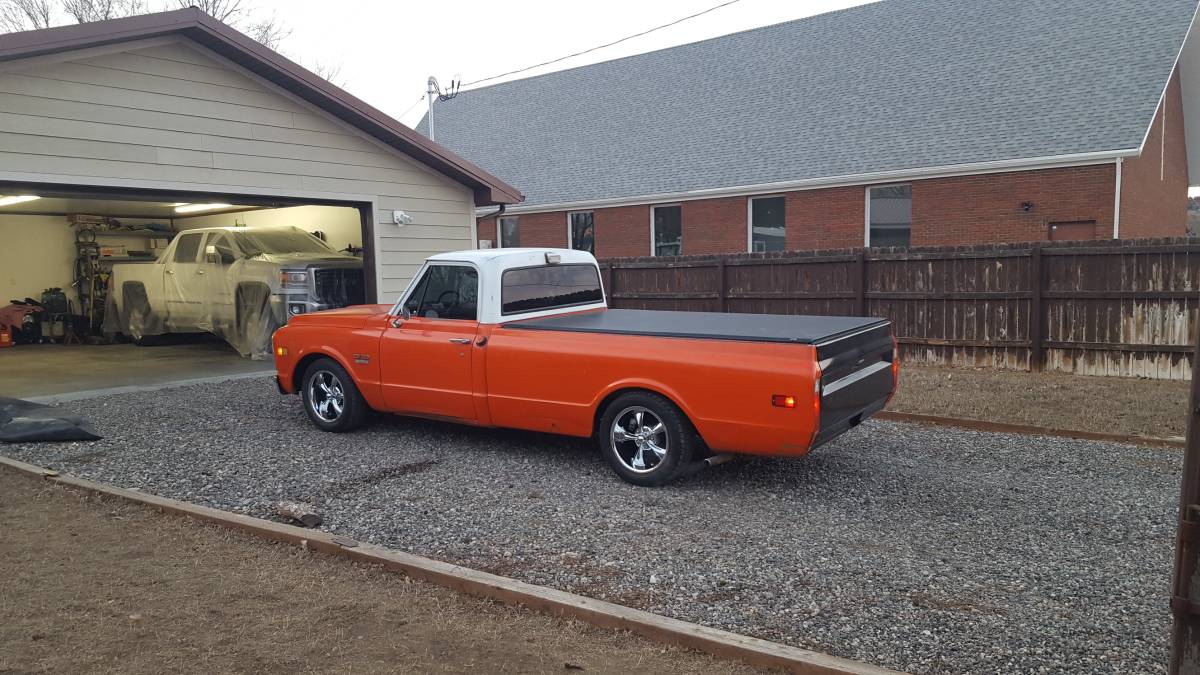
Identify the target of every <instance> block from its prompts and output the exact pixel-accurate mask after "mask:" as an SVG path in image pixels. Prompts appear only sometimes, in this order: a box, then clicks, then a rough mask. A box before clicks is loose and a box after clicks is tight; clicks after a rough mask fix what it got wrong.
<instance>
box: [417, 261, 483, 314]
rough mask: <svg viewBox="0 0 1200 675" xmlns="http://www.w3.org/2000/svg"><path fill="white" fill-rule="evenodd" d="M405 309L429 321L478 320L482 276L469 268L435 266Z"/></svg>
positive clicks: (418, 286) (419, 284) (421, 282)
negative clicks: (480, 277)
mask: <svg viewBox="0 0 1200 675" xmlns="http://www.w3.org/2000/svg"><path fill="white" fill-rule="evenodd" d="M404 306H405V307H406V308H407V309H408V311H410V312H412V313H413V314H414V315H415V316H420V317H425V318H427V319H460V320H464V321H475V320H476V318H477V312H478V306H479V273H478V272H476V271H475V268H474V267H468V266H466V265H431V266H430V267H429V269H427V270H426V271H425V276H424V277H423V278H422V279H421V281H420V283H418V284H417V286H416V288H415V289H413V293H412V295H410V296H409V298H408V300H407V301H405V303H404Z"/></svg>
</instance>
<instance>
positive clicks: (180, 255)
mask: <svg viewBox="0 0 1200 675" xmlns="http://www.w3.org/2000/svg"><path fill="white" fill-rule="evenodd" d="M203 238H204V235H203V234H185V235H182V236H180V237H179V243H178V244H175V257H174V261H175V262H177V263H194V262H196V255H197V254H198V253H200V240H201V239H203Z"/></svg>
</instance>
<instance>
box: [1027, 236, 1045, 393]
mask: <svg viewBox="0 0 1200 675" xmlns="http://www.w3.org/2000/svg"><path fill="white" fill-rule="evenodd" d="M1029 293H1030V295H1029V370H1030V371H1031V372H1035V373H1038V372H1041V371H1042V367H1043V363H1042V362H1043V354H1042V340H1043V338H1044V336H1043V335H1042V323H1043V322H1042V245H1041V244H1034V245H1033V248H1032V249H1030V251H1029Z"/></svg>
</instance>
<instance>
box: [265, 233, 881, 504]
mask: <svg viewBox="0 0 1200 675" xmlns="http://www.w3.org/2000/svg"><path fill="white" fill-rule="evenodd" d="M274 349H275V368H276V370H277V371H278V375H277V379H278V384H279V390H280V392H282V393H285V394H295V393H299V394H300V395H301V397H302V399H303V402H304V409H305V412H306V413H307V414H308V417H309V418H310V419H311V420H312V422H313V424H315V425H316V426H317V427H318V428H319V429H323V430H325V431H349V430H351V429H353V428H355V427H357V426H359V425H360V424H362V422H363V421H364V419H365V418H366V415H367V413H368V412H369V411H370V410H377V411H384V412H390V413H397V414H401V415H414V416H420V417H430V418H436V419H443V420H450V421H454V422H461V423H464V424H472V425H478V426H485V427H510V428H516V429H529V430H533V431H541V432H549V433H555V434H566V435H569V436H581V437H595V438H597V439H598V441H599V444H600V449H601V452H602V453H603V455H604V457H605V459H606V460H607V461H608V463H609V465H610V466H612V468H613V470H615V471H616V473H617V474H618V475H619V476H620V477H621V478H623V479H625V480H626V481H628V482H630V483H634V484H637V485H644V486H654V485H662V484H664V483H667V482H668V481H670V480H672V479H673V478H676V477H678V476H680V475H683V474H686V473H688V472H690V471H693V470H696V469H699V468H702V467H703V466H705V465H712V464H716V463H719V462H722V461H724V460H725V459H728V458H730V457H732V456H733V455H734V454H735V453H744V454H754V455H793V456H799V455H804V454H806V453H807V452H808V451H810V450H812V449H813V448H815V447H816V446H818V445H820V444H822V443H825V442H826V441H829V440H830V439H832V438H834V437H836V436H838V435H839V434H841V433H843V432H845V431H846V430H848V429H850V428H852V427H854V426H856V425H857V424H858V423H860V422H861V421H863V420H864V419H866V418H867V417H869V416H870V415H872V414H873V413H875V412H877V411H878V410H880V409H881V408H883V406H884V405H885V404H886V403H887V401H888V399H889V398H890V397H891V395H892V392H893V391H894V390H895V387H896V380H897V374H898V359H897V357H896V346H895V342H894V340H893V339H892V336H891V330H890V323H889V322H888V321H886V320H884V319H872V318H859V317H844V316H839V317H834V316H777V315H759V314H717V313H706V312H660V311H636V310H618V309H608V308H607V305H606V303H605V295H604V289H603V288H602V285H601V283H600V269H599V267H598V266H597V264H596V260H595V259H594V258H593V257H592V256H591V255H589V254H587V253H584V252H580V251H569V250H559V249H496V250H481V251H461V252H457V253H444V254H440V255H436V256H433V257H431V258H429V259H428V260H427V261H426V262H425V265H424V266H423V267H422V269H421V271H420V272H419V273H418V274H417V275H416V277H415V278H414V280H413V282H412V283H411V284H410V285H409V287H408V289H407V290H406V291H405V292H404V294H403V296H401V298H400V301H399V302H397V303H396V304H395V305H394V306H389V305H367V306H358V307H348V308H345V309H335V310H330V311H325V312H317V313H313V314H304V315H300V316H296V317H293V318H292V319H291V320H290V321H289V322H288V324H287V325H286V326H284V327H283V328H280V329H279V330H278V331H277V332H276V333H275V338H274Z"/></svg>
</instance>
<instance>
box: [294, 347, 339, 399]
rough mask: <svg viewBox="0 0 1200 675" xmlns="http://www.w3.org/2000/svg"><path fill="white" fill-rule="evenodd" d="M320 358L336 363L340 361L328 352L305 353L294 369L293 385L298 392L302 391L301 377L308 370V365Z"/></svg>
mask: <svg viewBox="0 0 1200 675" xmlns="http://www.w3.org/2000/svg"><path fill="white" fill-rule="evenodd" d="M318 359H329V360H330V361H333V362H334V363H338V360H337V359H335V358H333V357H332V356H330V355H328V354H322V353H320V352H314V353H312V354H305V355H304V358H302V359H300V360H299V361H297V362H296V368H295V370H293V371H292V385H293V386H294V387H296V391H297V392H299V391H300V384H301V383H300V378H302V377H304V371H306V370H308V367H309V366H311V365H312V363H313V361H316V360H318Z"/></svg>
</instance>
